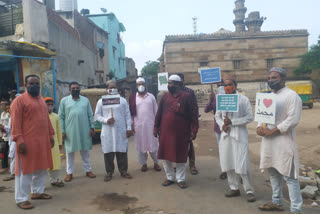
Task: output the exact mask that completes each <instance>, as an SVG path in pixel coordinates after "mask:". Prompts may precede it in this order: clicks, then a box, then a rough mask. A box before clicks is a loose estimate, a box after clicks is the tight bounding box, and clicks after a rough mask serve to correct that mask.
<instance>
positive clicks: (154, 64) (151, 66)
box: [141, 61, 160, 76]
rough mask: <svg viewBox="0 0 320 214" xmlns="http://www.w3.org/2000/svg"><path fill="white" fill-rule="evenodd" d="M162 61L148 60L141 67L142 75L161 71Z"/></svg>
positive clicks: (151, 74)
mask: <svg viewBox="0 0 320 214" xmlns="http://www.w3.org/2000/svg"><path fill="white" fill-rule="evenodd" d="M159 71H160V62H158V61H148V62H146V65H145V66H144V67H143V68H142V69H141V75H142V76H153V75H156V74H157V73H159Z"/></svg>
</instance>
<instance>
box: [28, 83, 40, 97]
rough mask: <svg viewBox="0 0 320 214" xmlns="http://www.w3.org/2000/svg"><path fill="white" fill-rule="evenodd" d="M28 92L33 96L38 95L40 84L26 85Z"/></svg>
mask: <svg viewBox="0 0 320 214" xmlns="http://www.w3.org/2000/svg"><path fill="white" fill-rule="evenodd" d="M28 93H29V94H30V95H31V96H33V97H37V96H39V94H40V86H39V85H34V86H30V87H28Z"/></svg>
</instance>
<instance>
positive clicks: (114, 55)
mask: <svg viewBox="0 0 320 214" xmlns="http://www.w3.org/2000/svg"><path fill="white" fill-rule="evenodd" d="M116 50H117V48H116V47H114V46H112V52H113V59H116Z"/></svg>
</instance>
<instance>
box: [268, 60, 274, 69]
mask: <svg viewBox="0 0 320 214" xmlns="http://www.w3.org/2000/svg"><path fill="white" fill-rule="evenodd" d="M271 68H273V59H267V69H268V70H269V69H271Z"/></svg>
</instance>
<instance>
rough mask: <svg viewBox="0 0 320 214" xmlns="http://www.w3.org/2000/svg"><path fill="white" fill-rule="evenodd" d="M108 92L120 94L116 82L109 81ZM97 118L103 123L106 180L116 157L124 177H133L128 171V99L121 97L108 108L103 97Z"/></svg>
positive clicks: (97, 111)
mask: <svg viewBox="0 0 320 214" xmlns="http://www.w3.org/2000/svg"><path fill="white" fill-rule="evenodd" d="M107 92H108V94H110V95H118V94H119V93H118V90H117V88H116V82H115V81H113V80H111V81H108V82H107ZM95 119H96V120H97V121H99V122H100V123H101V124H102V131H101V150H102V152H103V153H104V162H105V168H106V171H107V175H106V176H105V178H104V181H106V182H107V181H110V180H111V179H112V175H113V172H114V162H113V161H114V157H115V156H116V158H117V164H118V169H119V171H120V174H121V176H122V177H124V178H128V179H130V178H131V175H129V173H128V172H127V171H128V153H127V152H128V137H130V136H131V134H132V132H131V116H130V110H129V105H128V103H127V101H126V100H125V99H124V98H122V97H120V105H119V106H118V107H113V108H108V107H107V105H104V104H103V102H102V99H100V100H99V101H98V103H97V107H96V111H95Z"/></svg>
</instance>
